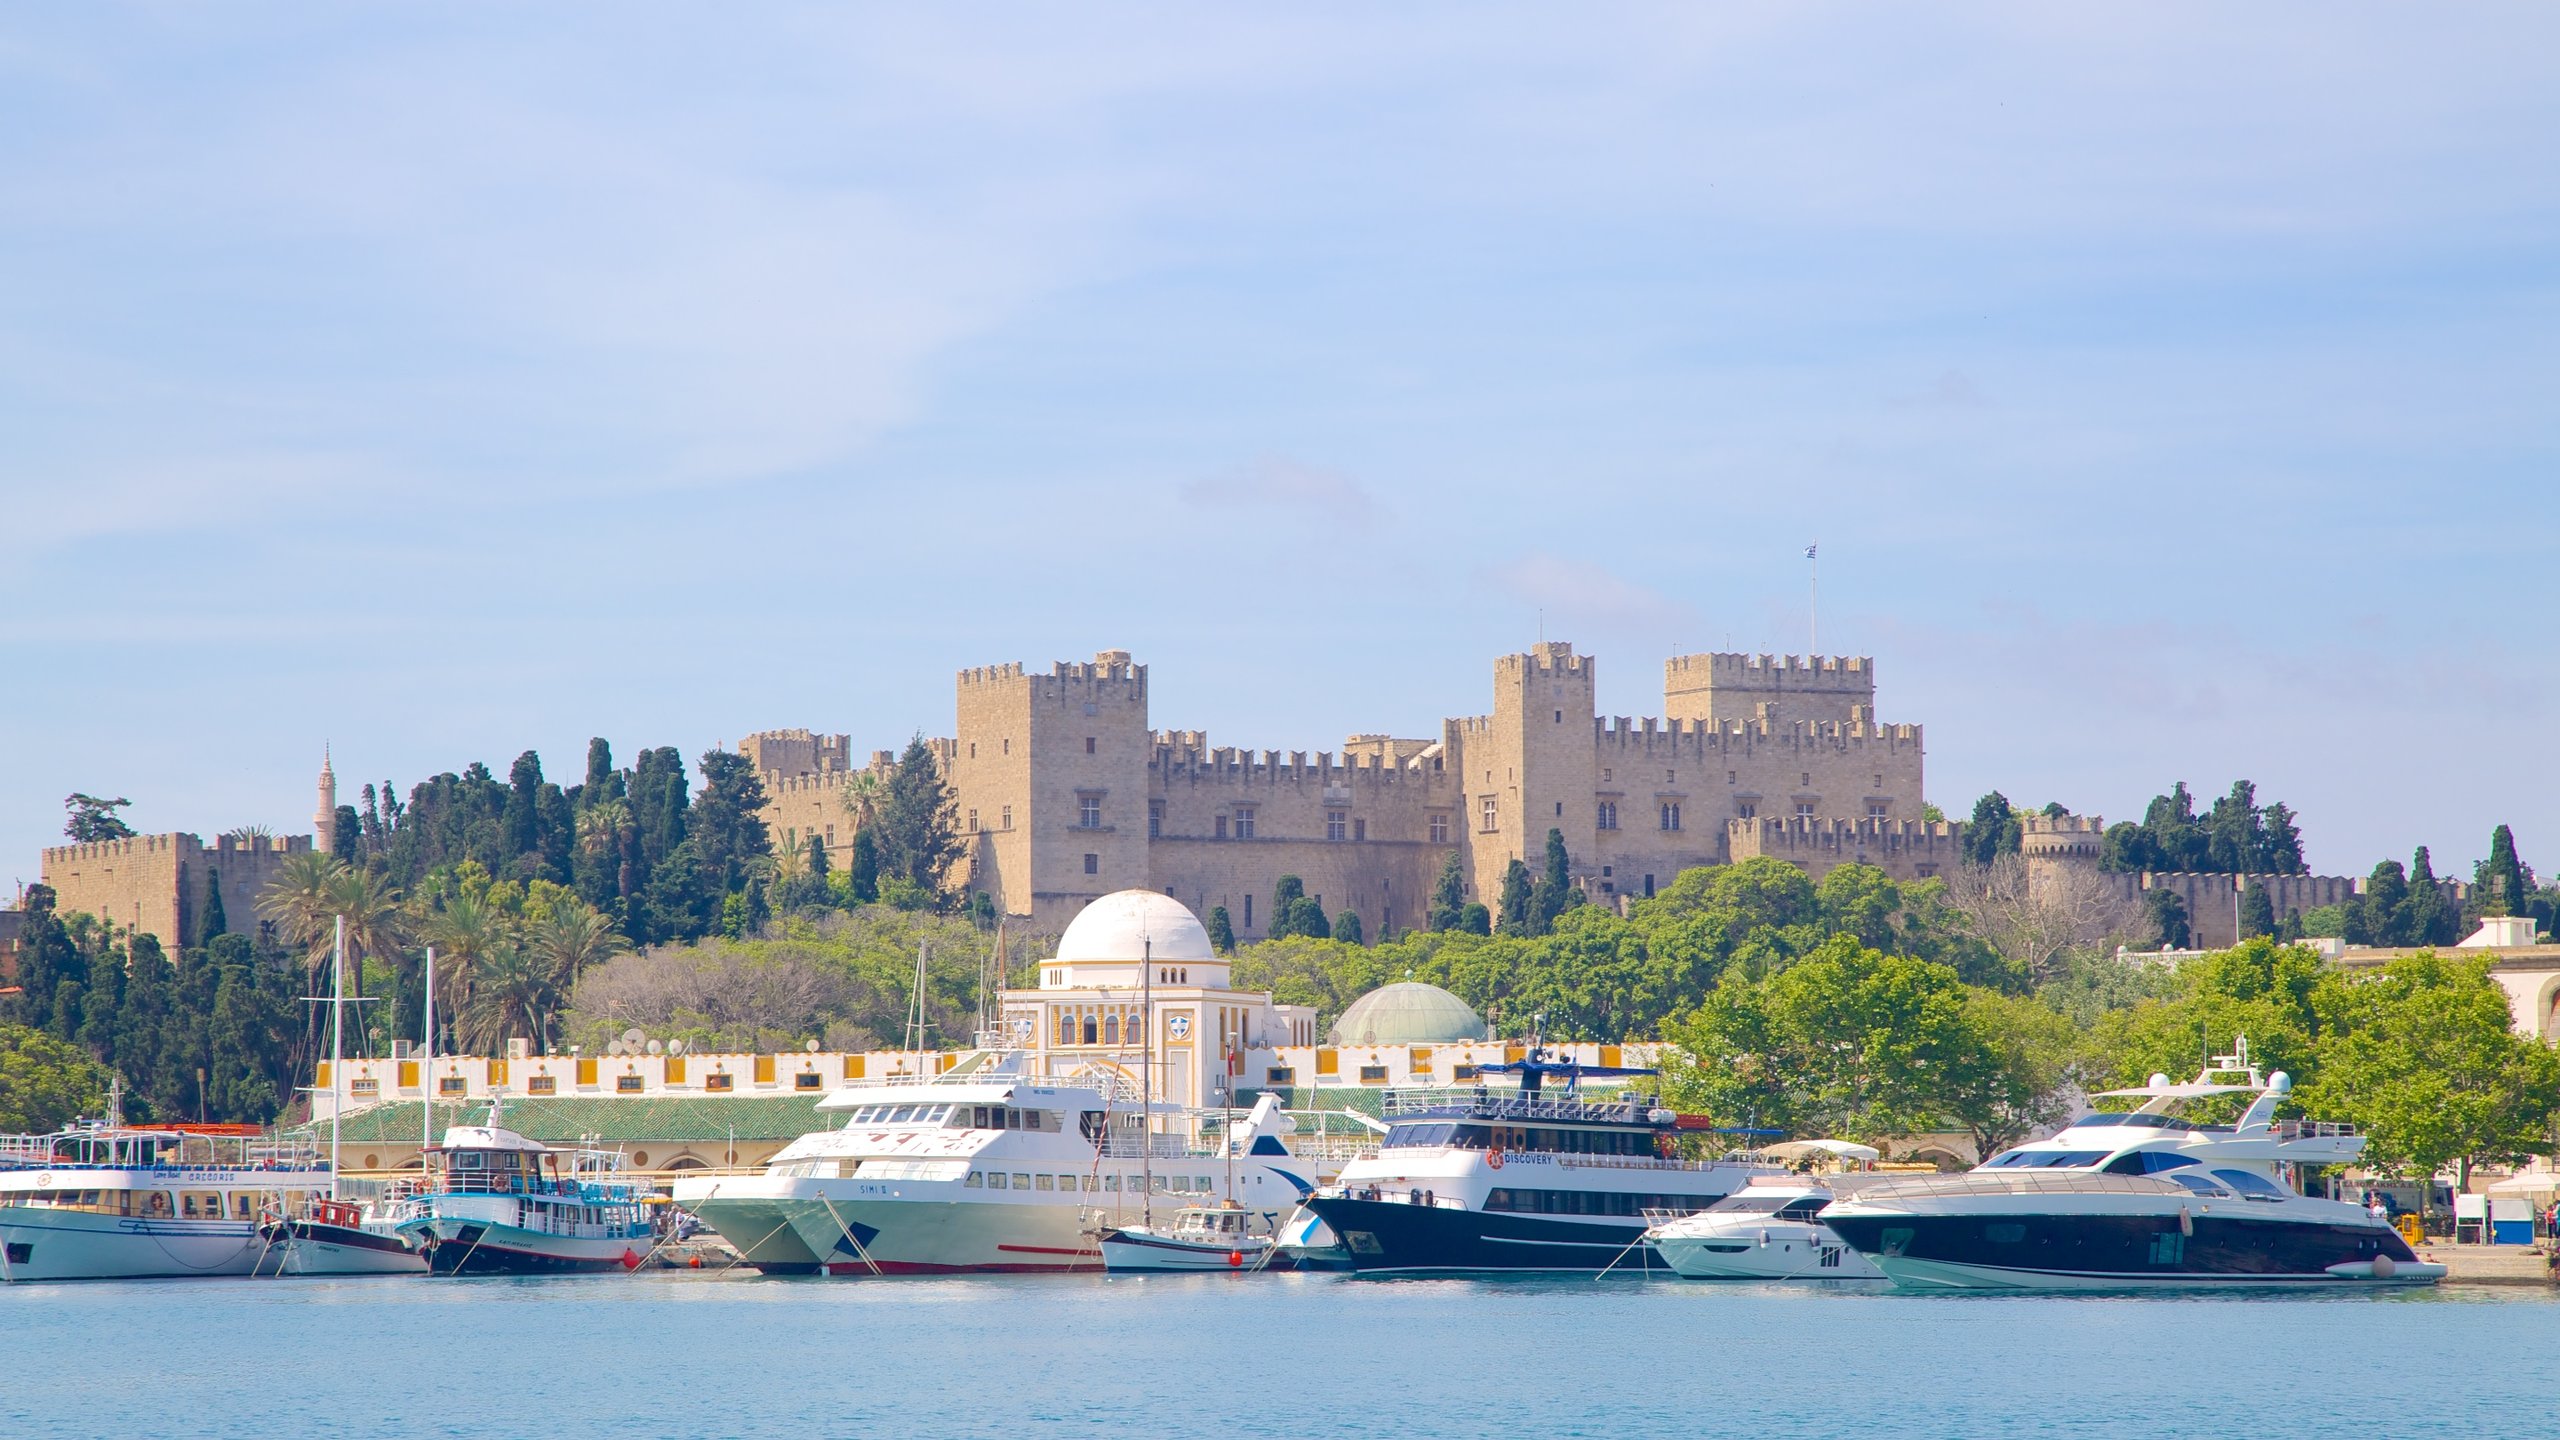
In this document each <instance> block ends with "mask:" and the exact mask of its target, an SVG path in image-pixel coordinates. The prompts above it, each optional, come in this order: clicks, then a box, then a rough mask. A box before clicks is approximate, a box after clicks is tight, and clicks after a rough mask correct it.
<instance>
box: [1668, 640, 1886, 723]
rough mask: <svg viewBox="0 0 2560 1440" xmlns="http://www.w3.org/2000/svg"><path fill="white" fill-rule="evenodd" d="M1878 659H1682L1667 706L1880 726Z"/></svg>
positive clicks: (1688, 712) (1678, 712)
mask: <svg viewBox="0 0 2560 1440" xmlns="http://www.w3.org/2000/svg"><path fill="white" fill-rule="evenodd" d="M1875 698H1876V672H1875V662H1874V661H1873V660H1871V659H1869V658H1868V657H1866V656H1864V655H1742V654H1732V653H1725V652H1710V653H1707V654H1700V655H1675V656H1673V657H1672V658H1671V659H1669V660H1667V661H1665V662H1663V667H1662V708H1663V713H1664V714H1666V715H1673V716H1677V717H1679V718H1682V719H1694V720H1708V721H1731V720H1748V719H1767V720H1803V719H1818V720H1831V721H1835V722H1848V723H1860V722H1863V723H1870V724H1871V723H1873V722H1874V719H1875V709H1874V706H1875Z"/></svg>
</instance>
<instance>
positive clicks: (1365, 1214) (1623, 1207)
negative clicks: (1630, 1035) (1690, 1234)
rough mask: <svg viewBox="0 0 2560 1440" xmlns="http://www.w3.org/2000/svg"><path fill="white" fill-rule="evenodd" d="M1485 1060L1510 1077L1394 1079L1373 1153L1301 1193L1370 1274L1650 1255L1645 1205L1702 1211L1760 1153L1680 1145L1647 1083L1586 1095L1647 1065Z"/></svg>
mask: <svg viewBox="0 0 2560 1440" xmlns="http://www.w3.org/2000/svg"><path fill="white" fill-rule="evenodd" d="M1479 1073H1480V1074H1482V1075H1486V1076H1506V1077H1509V1076H1516V1077H1517V1079H1518V1085H1517V1087H1516V1088H1512V1087H1507V1086H1505V1087H1497V1086H1489V1085H1487V1086H1470V1087H1457V1088H1453V1089H1433V1090H1424V1091H1411V1090H1406V1091H1394V1090H1391V1091H1389V1092H1387V1094H1386V1096H1385V1119H1386V1122H1387V1127H1388V1128H1387V1133H1386V1136H1385V1139H1384V1141H1383V1142H1382V1143H1381V1145H1380V1146H1379V1151H1378V1154H1377V1156H1376V1158H1374V1159H1367V1160H1355V1161H1353V1162H1352V1163H1351V1164H1350V1165H1348V1166H1346V1167H1344V1169H1343V1172H1342V1175H1341V1177H1340V1179H1339V1181H1338V1182H1337V1183H1336V1184H1334V1185H1331V1186H1328V1187H1326V1188H1325V1189H1323V1190H1320V1191H1318V1192H1316V1194H1314V1195H1313V1196H1311V1197H1310V1198H1309V1199H1308V1200H1307V1202H1306V1204H1307V1208H1309V1209H1311V1210H1313V1211H1314V1212H1315V1213H1316V1215H1317V1216H1318V1217H1320V1218H1321V1219H1322V1220H1323V1221H1324V1223H1325V1225H1326V1227H1327V1228H1328V1229H1330V1230H1331V1231H1332V1232H1333V1234H1334V1236H1335V1237H1336V1239H1337V1240H1338V1242H1339V1244H1340V1247H1341V1249H1340V1253H1341V1255H1342V1256H1343V1257H1344V1258H1345V1259H1346V1260H1347V1261H1348V1263H1349V1264H1350V1267H1351V1268H1352V1269H1354V1270H1356V1271H1359V1272H1360V1273H1362V1274H1365V1275H1396V1274H1433V1273H1460V1272H1473V1271H1507V1270H1512V1271H1539V1270H1563V1271H1596V1270H1603V1269H1606V1268H1608V1267H1609V1266H1610V1265H1611V1264H1613V1263H1615V1262H1618V1261H1620V1260H1622V1259H1623V1260H1626V1261H1627V1263H1628V1264H1630V1265H1632V1266H1635V1267H1637V1268H1642V1267H1644V1266H1646V1265H1648V1264H1650V1263H1652V1261H1651V1257H1650V1256H1649V1255H1647V1254H1645V1253H1643V1252H1642V1251H1638V1252H1637V1253H1636V1254H1634V1255H1632V1256H1630V1254H1629V1250H1630V1247H1633V1246H1635V1245H1636V1243H1637V1242H1638V1241H1640V1240H1641V1239H1643V1238H1644V1232H1645V1227H1646V1225H1647V1223H1648V1216H1649V1215H1650V1216H1653V1217H1659V1216H1661V1215H1663V1214H1665V1213H1675V1214H1686V1213H1690V1212H1693V1211H1698V1210H1704V1209H1706V1208H1707V1207H1708V1206H1710V1205H1713V1204H1714V1203H1716V1202H1717V1201H1719V1200H1721V1199H1723V1198H1724V1197H1725V1196H1727V1195H1729V1194H1731V1193H1733V1192H1734V1191H1735V1190H1737V1189H1739V1188H1741V1187H1742V1186H1743V1185H1744V1184H1745V1183H1747V1182H1748V1181H1749V1179H1750V1178H1751V1177H1752V1176H1754V1175H1767V1174H1775V1173H1779V1167H1778V1166H1775V1165H1771V1164H1768V1163H1765V1162H1761V1161H1753V1160H1739V1159H1730V1160H1712V1161H1694V1160H1682V1159H1678V1158H1676V1156H1675V1153H1674V1152H1675V1145H1674V1142H1675V1141H1676V1139H1677V1137H1678V1135H1679V1133H1680V1117H1679V1116H1678V1115H1675V1114H1674V1113H1672V1112H1671V1111H1669V1110H1666V1109H1662V1108H1660V1107H1659V1106H1657V1105H1655V1104H1654V1103H1653V1102H1652V1101H1651V1100H1650V1099H1649V1098H1646V1097H1643V1096H1630V1097H1616V1098H1589V1099H1586V1098H1584V1097H1583V1096H1582V1095H1581V1093H1580V1087H1581V1083H1582V1082H1583V1081H1585V1080H1596V1079H1610V1078H1626V1077H1635V1076H1645V1075H1651V1074H1653V1073H1654V1072H1652V1071H1650V1070H1635V1069H1623V1068H1618V1067H1601V1066H1590V1065H1581V1064H1577V1063H1575V1062H1573V1061H1570V1060H1555V1059H1549V1058H1546V1057H1545V1056H1544V1055H1543V1054H1542V1053H1540V1052H1538V1051H1535V1050H1532V1051H1531V1052H1530V1054H1529V1056H1528V1057H1527V1058H1526V1059H1523V1060H1520V1061H1518V1062H1515V1063H1511V1064H1504V1065H1487V1066H1484V1067H1483V1068H1482V1069H1481V1071H1479Z"/></svg>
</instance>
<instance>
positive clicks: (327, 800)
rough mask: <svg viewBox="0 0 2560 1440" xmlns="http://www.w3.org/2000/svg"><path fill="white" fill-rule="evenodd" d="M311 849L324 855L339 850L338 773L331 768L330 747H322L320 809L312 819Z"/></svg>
mask: <svg viewBox="0 0 2560 1440" xmlns="http://www.w3.org/2000/svg"><path fill="white" fill-rule="evenodd" d="M311 848H312V849H314V850H317V851H319V852H320V853H321V854H323V855H331V854H335V853H336V852H337V849H338V772H336V771H335V770H332V769H330V768H329V747H328V746H327V745H325V744H324V745H322V746H321V747H320V809H319V811H318V812H317V813H315V814H314V815H313V816H312V817H311Z"/></svg>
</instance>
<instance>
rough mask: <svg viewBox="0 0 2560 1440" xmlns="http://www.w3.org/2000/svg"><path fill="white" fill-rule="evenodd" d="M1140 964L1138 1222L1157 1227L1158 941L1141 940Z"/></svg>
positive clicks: (1150, 1229) (1151, 1228)
mask: <svg viewBox="0 0 2560 1440" xmlns="http://www.w3.org/2000/svg"><path fill="white" fill-rule="evenodd" d="M1140 948H1141V951H1142V952H1143V956H1144V958H1143V959H1142V961H1141V963H1140V964H1139V966H1138V1036H1139V1038H1140V1039H1141V1040H1143V1041H1144V1042H1145V1048H1144V1049H1142V1050H1140V1051H1139V1052H1138V1174H1139V1176H1140V1180H1139V1186H1140V1188H1139V1190H1138V1195H1139V1200H1138V1207H1139V1210H1138V1214H1139V1223H1140V1224H1143V1225H1145V1226H1146V1227H1147V1229H1148V1230H1149V1231H1150V1232H1153V1231H1154V1229H1155V1228H1156V942H1155V941H1154V939H1152V938H1147V939H1144V940H1141V941H1140Z"/></svg>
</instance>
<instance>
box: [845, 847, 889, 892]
mask: <svg viewBox="0 0 2560 1440" xmlns="http://www.w3.org/2000/svg"><path fill="white" fill-rule="evenodd" d="M845 883H846V886H847V887H848V888H847V893H848V894H850V895H851V896H852V898H853V903H854V904H856V905H869V904H871V903H872V902H874V901H876V900H878V899H879V898H880V842H879V841H877V840H874V839H873V838H871V832H870V831H868V830H856V831H854V832H853V854H852V856H851V857H849V858H848V859H847V860H846V862H845Z"/></svg>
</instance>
